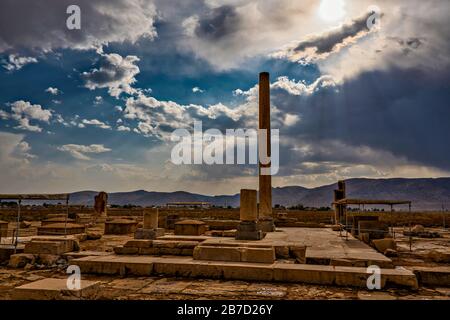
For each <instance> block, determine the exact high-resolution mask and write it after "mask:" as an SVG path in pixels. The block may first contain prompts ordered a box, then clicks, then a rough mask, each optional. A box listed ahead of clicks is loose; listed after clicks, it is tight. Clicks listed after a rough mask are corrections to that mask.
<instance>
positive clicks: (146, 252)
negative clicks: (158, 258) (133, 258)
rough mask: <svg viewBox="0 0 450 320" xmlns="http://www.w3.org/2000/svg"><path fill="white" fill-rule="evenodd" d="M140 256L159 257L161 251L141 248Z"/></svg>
mask: <svg viewBox="0 0 450 320" xmlns="http://www.w3.org/2000/svg"><path fill="white" fill-rule="evenodd" d="M138 254H140V255H148V256H153V255H158V254H159V250H158V249H156V248H139V251H138Z"/></svg>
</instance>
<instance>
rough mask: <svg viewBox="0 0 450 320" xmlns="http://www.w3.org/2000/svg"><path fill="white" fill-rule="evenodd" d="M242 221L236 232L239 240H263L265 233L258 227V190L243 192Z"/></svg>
mask: <svg viewBox="0 0 450 320" xmlns="http://www.w3.org/2000/svg"><path fill="white" fill-rule="evenodd" d="M240 220H241V222H240V223H239V225H238V227H237V231H236V239H237V240H261V239H262V238H264V233H263V232H262V231H261V230H260V229H259V227H258V223H257V220H258V209H257V203H256V190H247V189H242V190H241V205H240Z"/></svg>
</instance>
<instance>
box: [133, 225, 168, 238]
mask: <svg viewBox="0 0 450 320" xmlns="http://www.w3.org/2000/svg"><path fill="white" fill-rule="evenodd" d="M163 235H164V229H163V228H156V229H144V228H139V229H137V230H136V232H135V233H134V238H135V239H148V240H154V239H156V238H158V237H162V236H163Z"/></svg>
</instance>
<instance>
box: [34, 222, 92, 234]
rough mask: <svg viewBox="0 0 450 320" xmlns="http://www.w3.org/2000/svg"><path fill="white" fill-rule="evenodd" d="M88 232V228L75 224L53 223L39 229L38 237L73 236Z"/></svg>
mask: <svg viewBox="0 0 450 320" xmlns="http://www.w3.org/2000/svg"><path fill="white" fill-rule="evenodd" d="M85 232H86V226H84V225H82V224H75V223H67V224H65V223H52V224H47V225H45V226H41V227H38V235H39V236H44V235H49V236H50V235H65V234H68V235H71V234H80V233H85Z"/></svg>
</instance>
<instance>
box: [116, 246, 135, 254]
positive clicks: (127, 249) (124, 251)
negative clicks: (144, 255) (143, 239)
mask: <svg viewBox="0 0 450 320" xmlns="http://www.w3.org/2000/svg"><path fill="white" fill-rule="evenodd" d="M138 252H139V248H136V247H123V246H118V247H114V253H115V254H138Z"/></svg>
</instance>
